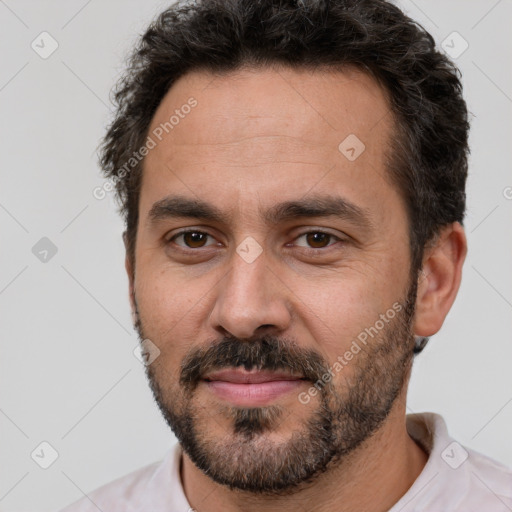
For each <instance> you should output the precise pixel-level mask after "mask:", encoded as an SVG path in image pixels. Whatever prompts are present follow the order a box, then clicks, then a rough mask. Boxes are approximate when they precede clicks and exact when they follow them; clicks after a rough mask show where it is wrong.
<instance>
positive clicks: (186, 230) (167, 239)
mask: <svg viewBox="0 0 512 512" xmlns="http://www.w3.org/2000/svg"><path fill="white" fill-rule="evenodd" d="M187 233H201V234H203V235H206V236H207V237H210V238H213V239H214V240H217V239H216V238H215V237H214V236H213V235H212V234H210V233H208V232H207V231H205V230H204V229H199V228H190V227H189V228H183V229H181V230H180V231H177V232H176V233H174V234H173V235H172V236H171V237H165V243H166V244H169V243H171V242H174V241H175V240H176V238H178V237H179V236H182V235H186V234H187ZM217 242H218V241H217ZM176 245H177V246H178V247H181V248H182V249H185V250H187V249H190V250H193V251H194V250H197V249H202V248H203V247H210V246H212V245H215V244H208V245H205V246H203V247H199V248H197V249H194V248H193V247H187V246H183V245H180V244H176Z"/></svg>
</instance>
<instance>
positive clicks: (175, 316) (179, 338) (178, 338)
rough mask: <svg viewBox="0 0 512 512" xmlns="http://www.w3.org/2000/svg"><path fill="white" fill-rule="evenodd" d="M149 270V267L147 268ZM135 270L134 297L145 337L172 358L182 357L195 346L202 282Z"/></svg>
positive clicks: (165, 273)
mask: <svg viewBox="0 0 512 512" xmlns="http://www.w3.org/2000/svg"><path fill="white" fill-rule="evenodd" d="M148 267H149V266H148ZM148 267H147V270H140V271H139V269H138V273H137V274H136V280H135V296H136V300H137V306H138V310H139V315H140V319H141V322H142V326H143V329H144V335H145V336H146V337H147V338H149V339H151V340H152V341H153V342H154V343H155V344H156V345H157V346H158V347H159V349H160V351H161V353H162V355H164V356H166V359H167V357H172V358H173V359H176V358H181V357H183V354H184V353H185V352H186V351H187V350H188V349H189V348H190V346H191V345H193V344H197V343H198V341H199V340H198V339H197V336H198V332H199V331H198V324H197V322H198V312H199V310H200V308H201V297H202V296H203V295H204V293H201V289H202V287H201V279H198V280H195V281H194V282H190V281H184V280H181V279H179V278H177V276H176V273H175V272H171V271H168V270H167V271H161V270H160V271H151V270H149V268H148Z"/></svg>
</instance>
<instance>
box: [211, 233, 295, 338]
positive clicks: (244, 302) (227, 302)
mask: <svg viewBox="0 0 512 512" xmlns="http://www.w3.org/2000/svg"><path fill="white" fill-rule="evenodd" d="M250 244H251V241H248V242H242V243H241V244H240V245H239V246H238V248H237V252H236V253H235V254H233V256H232V258H231V261H230V269H229V272H228V273H227V275H226V276H225V279H224V280H223V281H222V282H221V283H220V284H219V291H218V294H217V296H216V301H215V304H214V306H213V311H212V314H211V321H212V323H213V327H214V328H216V329H222V330H225V331H228V332H229V333H230V334H231V335H233V336H235V337H238V338H250V337H251V336H253V335H254V334H255V332H256V330H257V329H258V328H259V327H261V326H267V327H268V326H272V327H274V328H275V329H277V330H284V329H285V328H286V327H287V326H288V324H289V321H290V312H289V311H288V307H287V302H288V301H287V300H286V295H285V291H284V289H283V287H282V286H279V285H278V282H277V279H276V277H275V276H274V274H273V273H272V271H271V270H270V268H269V261H268V258H267V257H266V255H265V254H264V252H262V251H259V254H256V252H255V249H256V248H255V247H251V245H250ZM251 253H252V254H251Z"/></svg>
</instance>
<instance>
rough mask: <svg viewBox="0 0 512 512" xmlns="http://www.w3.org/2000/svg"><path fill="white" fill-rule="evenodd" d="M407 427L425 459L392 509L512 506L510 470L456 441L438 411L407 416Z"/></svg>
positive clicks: (454, 511) (427, 511)
mask: <svg viewBox="0 0 512 512" xmlns="http://www.w3.org/2000/svg"><path fill="white" fill-rule="evenodd" d="M407 427H408V431H409V435H410V436H411V437H412V438H413V439H414V440H415V441H416V442H417V443H418V444H420V445H421V446H422V447H423V448H424V450H425V451H426V452H427V453H428V454H429V458H428V461H427V464H426V466H425V467H424V469H423V471H422V473H421V474H420V475H419V477H418V479H417V480H416V482H414V484H413V486H412V487H411V488H410V489H409V491H408V492H407V493H406V494H405V495H404V496H403V497H402V499H401V500H400V501H399V502H398V503H397V504H396V505H395V507H393V508H392V512H395V510H396V511H397V512H398V510H400V511H401V512H419V511H421V512H431V511H432V512H438V511H440V510H442V511H443V512H470V511H473V512H476V511H478V512H480V511H484V510H485V512H505V511H508V510H512V469H511V468H508V467H506V466H504V465H503V464H501V463H499V462H497V461H495V460H493V459H492V458H490V457H488V456H486V455H483V454H481V453H479V452H477V451H475V450H472V449H470V448H468V447H466V446H463V445H462V444H460V443H458V442H457V441H455V440H454V439H453V438H451V437H450V436H449V434H448V430H447V427H446V424H445V422H444V419H443V418H442V417H441V416H440V415H438V414H433V413H422V414H413V415H408V416H407Z"/></svg>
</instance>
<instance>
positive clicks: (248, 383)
mask: <svg viewBox="0 0 512 512" xmlns="http://www.w3.org/2000/svg"><path fill="white" fill-rule="evenodd" d="M304 380H305V379H304V378H303V377H302V376H299V375H292V374H290V373H286V372H271V371H265V370H252V371H250V372H249V371H247V370H244V369H236V370H234V369H226V370H220V371H216V372H212V373H210V374H208V375H207V376H206V377H205V378H204V379H203V382H204V383H205V384H206V386H207V387H208V389H209V390H210V391H211V392H213V393H214V394H215V395H216V396H217V397H219V398H221V399H222V400H226V401H228V402H231V403H232V404H234V405H239V406H249V407H257V406H261V405H265V404H268V403H269V402H272V401H274V400H276V399H278V398H280V397H282V396H283V395H285V394H288V393H290V392H292V391H294V390H295V391H296V390H297V389H298V388H299V387H300V386H302V385H303V384H304Z"/></svg>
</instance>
